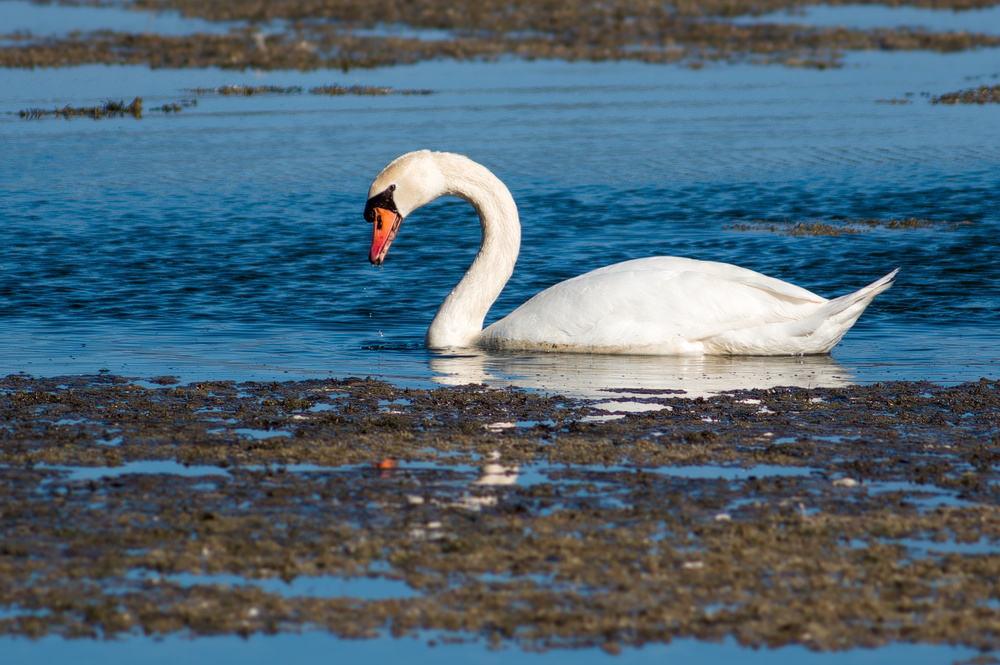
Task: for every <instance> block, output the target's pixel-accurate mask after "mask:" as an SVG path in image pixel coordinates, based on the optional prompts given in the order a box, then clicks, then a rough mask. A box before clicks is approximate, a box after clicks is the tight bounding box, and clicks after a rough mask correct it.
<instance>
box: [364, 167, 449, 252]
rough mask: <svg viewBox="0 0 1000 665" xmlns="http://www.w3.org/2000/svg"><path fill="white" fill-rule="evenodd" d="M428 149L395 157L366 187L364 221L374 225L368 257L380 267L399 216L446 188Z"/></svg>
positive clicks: (396, 229)
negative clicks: (366, 196) (366, 198)
mask: <svg viewBox="0 0 1000 665" xmlns="http://www.w3.org/2000/svg"><path fill="white" fill-rule="evenodd" d="M438 154H439V153H433V152H431V151H429V150H418V151H417V152H410V153H407V154H405V155H403V156H402V157H397V158H396V159H394V160H393V161H392V162H391V163H390V164H389V165H388V166H386V167H385V168H384V169H382V172H381V173H379V174H378V177H377V178H375V182H373V183H372V186H371V188H369V190H368V203H367V204H365V220H367V221H368V222H369V223H370V224H372V225H373V227H374V234H373V235H372V247H371V250H369V252H368V260H369V261H371V262H372V263H373V264H374V265H377V266H380V265H382V262H383V261H384V260H385V255H386V254H387V253H388V252H389V245H391V244H392V240H393V238H395V237H396V233H397V232H398V231H399V225H400V224H401V223H402V222H403V218H404V217H406V216H407V215H409V214H410V213H411V212H413V211H414V210H416V209H417V208H419V207H420V206H422V205H424V204H427V203H430V202H431V201H433V200H434V199H436V198H437V197H439V196H441V195H442V194H444V193H445V191H446V190H447V185H446V183H445V177H444V175H443V174H442V173H441V169H440V168H439V166H438V164H437V155H438Z"/></svg>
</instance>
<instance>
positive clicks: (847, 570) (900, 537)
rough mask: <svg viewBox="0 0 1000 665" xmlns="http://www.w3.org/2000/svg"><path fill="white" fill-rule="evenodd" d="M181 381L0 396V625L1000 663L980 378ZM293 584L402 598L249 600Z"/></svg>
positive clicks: (53, 386)
mask: <svg viewBox="0 0 1000 665" xmlns="http://www.w3.org/2000/svg"><path fill="white" fill-rule="evenodd" d="M172 381H173V379H171V378H170V377H162V378H160V379H158V380H156V381H154V382H135V381H132V380H128V379H124V378H121V377H115V376H108V375H104V376H97V377H61V378H50V379H33V378H29V377H25V376H23V375H19V376H10V377H7V378H5V379H0V475H2V476H3V482H2V483H0V492H2V493H3V496H2V500H0V506H2V508H0V510H2V516H0V530H2V531H0V571H2V575H0V610H2V615H0V616H2V618H0V631H2V632H3V633H5V634H13V635H28V636H41V635H46V634H60V635H65V636H72V637H111V636H115V635H121V634H132V633H143V634H150V635H165V634H172V633H181V634H194V635H210V634H241V635H247V634H252V633H257V632H264V633H273V632H280V631H289V630H291V631H294V630H299V629H302V628H306V629H311V628H317V629H322V630H329V631H331V632H333V633H335V634H337V635H340V636H344V637H365V636H374V635H378V634H391V635H395V636H401V635H407V634H415V633H417V632H419V631H431V632H432V633H436V634H439V635H440V636H441V637H442V638H444V639H478V640H483V641H484V642H486V643H493V644H516V645H519V646H521V647H523V648H527V649H542V648H553V647H579V646H592V645H598V646H601V647H603V648H604V649H606V650H608V651H611V652H615V651H617V650H618V649H620V648H622V647H623V646H625V645H641V644H645V643H654V642H669V641H670V640H671V639H673V638H681V637H695V638H699V639H711V640H717V639H722V638H724V637H727V636H732V637H734V638H735V639H736V640H737V641H738V642H739V643H740V644H743V645H753V646H760V645H768V646H778V645H784V644H793V643H794V644H803V645H806V646H808V647H810V648H814V649H820V650H827V649H846V648H851V647H858V646H866V647H871V646H878V645H884V644H887V643H891V642H916V643H935V644H940V643H953V644H963V645H966V646H971V647H975V648H981V649H985V650H994V649H997V648H998V646H1000V630H998V628H997V627H998V626H1000V622H998V619H1000V608H998V603H1000V587H998V586H997V584H996V579H997V574H998V571H1000V548H998V547H997V541H998V539H1000V508H998V499H1000V485H998V482H997V481H998V474H997V471H996V467H997V465H998V463H1000V445H998V444H1000V428H998V425H997V423H998V422H1000V384H998V382H995V381H988V380H986V379H983V380H981V381H979V382H975V383H969V384H963V385H960V386H953V387H944V386H938V385H933V384H929V383H912V382H901V383H887V384H876V385H872V386H854V387H849V388H838V389H814V390H802V389H786V388H777V389H772V390H766V391H745V392H739V393H732V394H726V395H722V396H718V397H714V398H711V399H685V398H683V397H680V396H678V395H676V394H673V393H671V392H655V391H654V392H650V391H639V392H636V393H634V395H633V396H632V397H630V398H628V399H630V400H632V401H639V402H645V403H647V404H648V405H650V406H651V407H652V406H657V407H662V408H660V409H659V410H652V411H647V412H643V413H629V414H626V415H621V417H618V418H615V419H608V418H607V416H608V413H607V411H604V410H600V409H596V408H594V407H592V406H591V404H590V403H589V402H587V401H585V400H577V399H568V398H562V397H558V396H540V395H535V394H529V393H525V392H520V391H516V390H496V389H487V388H485V387H483V386H466V387H461V388H442V389H437V390H431V391H425V390H403V389H399V388H396V387H394V386H392V385H390V384H387V383H383V382H380V381H373V380H363V379H347V380H343V381H338V380H328V381H307V382H289V383H243V384H236V383H231V382H217V383H200V384H191V385H185V386H181V385H176V384H174V383H172ZM617 399H625V398H617ZM157 463H159V466H157ZM164 465H165V466H164ZM216 575H238V576H241V577H242V578H243V579H245V580H246V583H245V584H229V583H221V582H217V581H215V580H214V578H213V576H216ZM310 577H315V578H317V579H326V578H330V577H332V578H363V579H381V580H398V581H400V583H405V585H406V586H407V588H408V589H410V590H412V593H411V594H410V597H400V598H388V599H385V598H383V599H370V600H365V599H364V598H349V597H318V596H309V595H293V594H283V593H276V592H274V591H273V590H267V589H265V588H262V587H261V586H260V585H259V584H255V583H254V581H255V580H262V579H273V578H278V579H282V580H285V581H289V582H290V581H292V580H296V579H303V578H306V579H308V578H310ZM421 634H425V633H423V632H422V633H421Z"/></svg>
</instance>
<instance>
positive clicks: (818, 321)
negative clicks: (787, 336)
mask: <svg viewBox="0 0 1000 665" xmlns="http://www.w3.org/2000/svg"><path fill="white" fill-rule="evenodd" d="M898 272H899V268H896V269H895V270H893V271H892V272H891V273H889V274H888V275H886V276H885V277H882V278H881V279H877V280H875V281H874V282H872V283H871V284H869V285H868V286H865V287H862V288H860V289H858V290H857V291H854V292H853V293H848V294H847V295H843V296H839V297H837V298H833V299H831V300H829V301H827V302H826V303H825V304H824V305H823V306H822V307H820V308H819V309H818V310H816V311H815V312H813V313H812V314H810V315H809V316H807V317H806V318H804V319H802V320H801V321H799V322H798V325H797V326H796V327H797V328H798V330H797V331H796V333H797V334H799V335H802V336H805V337H808V338H811V339H812V341H813V343H812V344H810V345H809V346H811V347H813V349H815V350H811V351H809V352H808V353H827V352H829V351H830V349H832V348H833V347H834V346H836V345H837V342H839V341H840V339H841V338H842V337H843V336H844V333H846V332H847V331H848V330H850V329H851V326H853V325H854V323H855V321H857V320H858V317H859V316H861V313H862V312H864V311H865V308H867V307H868V305H869V304H870V303H871V301H872V300H874V299H875V296H877V295H878V294H880V293H882V292H883V291H885V290H886V289H888V288H889V287H890V286H892V284H893V282H894V281H895V279H896V274H897V273H898Z"/></svg>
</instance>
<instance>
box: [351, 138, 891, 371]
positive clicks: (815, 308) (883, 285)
mask: <svg viewBox="0 0 1000 665" xmlns="http://www.w3.org/2000/svg"><path fill="white" fill-rule="evenodd" d="M444 195H454V196H458V197H460V198H463V199H465V200H466V201H468V202H469V203H471V204H472V206H473V207H474V208H475V209H476V212H477V213H478V214H479V220H480V223H481V225H482V229H483V241H482V245H481V246H480V249H479V254H477V255H476V258H475V260H474V261H473V263H472V266H470V268H469V270H468V271H467V272H466V273H465V277H463V278H462V280H461V281H460V282H459V283H458V285H456V286H455V288H454V289H452V291H451V293H450V294H448V297H447V298H445V300H444V302H443V303H442V304H441V307H440V308H439V309H438V312H437V315H436V316H435V317H434V320H433V321H432V322H431V325H430V327H429V328H428V330H427V337H426V342H427V346H429V347H431V348H457V347H470V346H478V347H483V348H492V349H510V350H537V351H576V352H596V353H634V354H656V355H701V354H713V355H799V354H815V353H828V352H829V351H830V349H832V348H833V346H834V345H835V344H837V342H839V341H840V338H841V337H843V335H844V333H845V332H847V330H848V329H849V328H850V327H851V326H852V325H854V322H855V321H856V320H857V319H858V317H859V316H860V315H861V313H862V312H863V311H864V310H865V307H867V306H868V304H869V303H870V302H871V301H872V299H873V298H875V296H877V295H878V294H879V293H881V292H883V291H885V290H886V289H887V288H889V287H890V286H891V285H892V281H893V278H894V277H895V275H896V271H893V272H891V273H890V274H888V275H886V276H885V277H883V278H882V279H880V280H878V281H876V282H874V283H872V284H869V285H868V286H866V287H864V288H862V289H860V290H858V291H855V292H854V293H850V294H848V295H845V296H841V297H839V298H834V299H832V300H827V299H826V298H822V297H820V296H818V295H816V294H814V293H812V292H810V291H807V290H806V289H803V288H801V287H798V286H795V285H794V284H789V283H787V282H783V281H781V280H778V279H774V278H773V277H767V276H766V275H762V274H760V273H758V272H754V271H753V270H747V269H746V268H740V267H738V266H733V265H729V264H726V263H716V262H712V261H697V260H694V259H687V258H679V257H669V256H658V257H651V258H645V259H635V260H633V261H625V262H623V263H617V264H615V265H611V266H607V267H605V268H600V269H599V270H594V271H592V272H588V273H586V274H583V275H580V276H579V277H574V278H572V279H569V280H566V281H565V282H561V283H559V284H556V285H555V286H552V287H550V288H548V289H546V290H545V291H542V292H541V293H539V294H538V295H536V296H534V297H533V298H531V299H530V300H528V301H527V302H526V303H524V304H523V305H521V306H520V307H518V308H517V309H516V310H514V311H513V312H511V313H510V314H508V315H507V316H506V317H504V318H503V319H501V320H500V321H497V322H496V323H494V324H492V325H491V326H489V327H487V328H486V329H485V330H484V329H483V320H484V319H485V318H486V313H487V312H488V311H489V309H490V306H491V305H492V304H493V302H494V301H495V300H496V298H497V296H498V295H500V291H501V290H502V289H503V287H504V285H505V284H506V283H507V280H508V279H509V278H510V275H511V273H512V272H513V270H514V263H515V261H516V260H517V255H518V251H519V249H520V239H521V227H520V223H519V221H518V215H517V207H516V206H515V204H514V199H513V197H512V196H511V195H510V192H509V191H508V190H507V188H506V187H505V186H504V184H503V183H502V182H500V180H499V179H497V177H496V176H494V175H493V174H492V173H490V171H489V170H487V169H486V168H485V167H483V166H481V165H479V164H477V163H475V162H473V161H471V160H470V159H468V158H466V157H462V156H460V155H453V154H450V153H433V152H429V151H426V150H422V151H419V152H412V153H408V154H406V155H403V156H402V157H399V158H397V159H396V160H394V161H393V162H392V163H391V164H389V165H388V166H387V167H386V168H385V169H384V170H383V171H382V173H380V174H379V176H378V177H377V178H376V179H375V181H374V183H372V186H371V189H370V190H369V200H368V206H367V207H366V209H365V217H366V219H368V220H369V221H371V222H373V223H374V225H375V237H374V239H373V242H372V248H371V252H370V254H369V258H370V260H371V261H372V263H376V264H381V263H382V260H383V259H384V257H385V254H386V252H387V251H388V248H389V244H390V243H391V242H392V239H393V237H395V233H396V230H397V229H398V227H399V224H400V222H401V221H402V219H403V218H404V217H406V216H407V215H408V214H409V213H410V212H412V211H413V210H415V209H417V208H419V207H420V206H422V205H424V204H426V203H429V202H430V201H432V200H434V199H436V198H438V197H439V196H444ZM390 224H391V229H390V228H389V225H390Z"/></svg>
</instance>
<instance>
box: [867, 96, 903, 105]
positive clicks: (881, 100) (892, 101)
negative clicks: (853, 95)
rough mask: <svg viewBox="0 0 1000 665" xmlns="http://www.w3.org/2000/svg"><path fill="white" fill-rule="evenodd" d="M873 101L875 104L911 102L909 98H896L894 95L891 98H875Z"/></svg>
mask: <svg viewBox="0 0 1000 665" xmlns="http://www.w3.org/2000/svg"><path fill="white" fill-rule="evenodd" d="M875 103H876V104H911V103H912V102H911V101H910V100H909V99H896V98H895V97H893V98H892V99H876V100H875Z"/></svg>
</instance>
